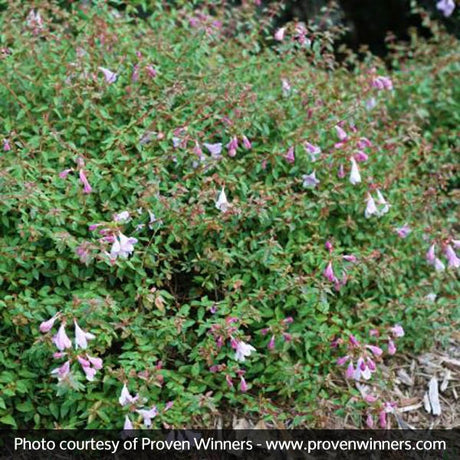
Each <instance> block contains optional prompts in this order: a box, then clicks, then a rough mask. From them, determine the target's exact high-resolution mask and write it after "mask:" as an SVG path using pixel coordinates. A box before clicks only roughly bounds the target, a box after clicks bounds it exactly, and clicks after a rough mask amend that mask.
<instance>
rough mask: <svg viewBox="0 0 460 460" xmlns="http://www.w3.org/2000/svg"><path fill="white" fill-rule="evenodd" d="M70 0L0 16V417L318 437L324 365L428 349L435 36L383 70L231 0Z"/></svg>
mask: <svg viewBox="0 0 460 460" xmlns="http://www.w3.org/2000/svg"><path fill="white" fill-rule="evenodd" d="M94 3H95V4H94V5H93V6H91V7H76V6H71V7H69V8H68V9H65V8H62V7H59V6H58V5H57V3H55V2H41V3H40V8H39V9H38V10H34V11H32V12H29V11H27V12H25V11H24V9H23V8H22V7H21V2H10V5H9V7H8V8H7V10H6V11H4V12H3V15H2V18H1V21H2V26H3V27H2V28H3V30H4V33H3V35H2V37H1V38H2V47H3V48H4V49H3V55H2V60H1V62H0V66H1V69H0V70H1V72H0V80H1V87H0V96H1V97H0V104H1V112H2V114H3V136H4V140H3V152H2V155H1V157H0V165H1V189H2V208H1V211H0V212H1V220H0V229H1V234H2V237H1V239H0V254H1V256H0V257H1V262H0V293H1V298H2V300H0V312H1V316H2V322H1V326H0V330H1V337H0V340H1V351H0V358H1V360H2V362H3V363H4V370H3V371H2V372H1V373H0V382H1V384H2V386H3V390H2V395H1V399H0V422H1V423H2V424H5V425H10V426H14V427H20V428H26V427H35V428H50V427H56V428H57V427H63V428H77V427H83V428H120V427H121V425H122V424H123V423H124V422H125V421H126V417H127V418H128V420H129V422H130V423H132V424H134V426H135V427H137V426H140V424H141V423H144V424H147V425H149V420H151V423H152V426H156V427H159V426H162V425H169V426H175V427H183V426H189V427H190V426H212V424H213V423H214V421H215V418H216V417H217V416H218V415H220V416H223V417H224V422H225V424H229V423H230V420H231V417H232V415H233V414H235V413H240V414H241V413H243V414H245V415H246V416H248V417H251V416H253V417H255V418H256V417H257V418H260V419H263V420H265V421H266V422H276V423H277V424H278V426H280V424H284V426H305V425H308V426H328V421H327V418H326V417H327V415H328V414H330V413H331V412H336V413H338V414H339V415H341V414H342V415H343V413H344V411H345V410H349V409H346V408H345V405H346V404H347V402H348V401H349V399H350V394H351V395H352V396H354V397H356V396H358V395H359V392H357V390H355V389H353V387H352V386H349V388H348V389H347V388H346V387H345V386H344V385H343V384H342V385H338V384H337V382H338V381H342V380H343V375H344V373H345V369H346V367H347V366H348V365H349V363H350V362H352V363H353V369H352V370H353V372H354V373H355V377H356V378H359V379H363V378H367V377H368V376H367V375H366V374H367V373H368V372H369V369H367V370H366V369H364V368H365V365H362V366H361V370H363V371H364V375H361V376H359V375H358V376H356V372H357V370H356V363H357V360H358V359H360V357H363V356H364V359H365V363H368V364H369V360H368V358H369V359H370V357H371V356H374V357H373V360H374V361H375V360H376V361H381V360H382V357H383V356H384V357H385V358H386V357H388V355H391V354H392V353H393V352H394V349H393V346H394V343H396V347H397V348H398V349H404V348H405V347H408V348H409V349H411V350H415V351H417V350H421V349H422V348H423V347H426V346H427V345H429V344H430V342H431V341H432V340H433V338H434V337H435V334H436V336H437V337H439V333H441V332H442V333H443V334H444V335H445V336H446V337H447V335H446V332H447V331H449V330H450V328H451V327H452V325H455V322H457V323H456V324H458V318H459V316H458V313H459V312H458V307H455V286H456V284H455V281H456V279H455V276H456V274H455V269H454V268H453V267H449V268H448V269H445V270H442V271H441V270H435V269H434V265H436V266H437V268H438V269H439V268H441V266H440V262H441V261H442V263H443V264H444V265H447V259H446V257H445V255H443V251H444V252H446V251H447V255H448V256H449V260H450V265H455V264H456V259H455V258H454V256H453V255H452V253H451V252H450V253H449V249H448V248H449V247H450V248H453V245H454V244H455V234H454V230H455V229H454V224H455V222H454V213H453V207H454V198H455V197H454V192H455V189H454V182H453V165H454V157H453V150H454V146H455V136H454V134H453V132H452V128H455V127H456V126H458V113H459V112H458V86H457V87H456V86H455V85H453V83H452V82H454V78H455V77H454V75H455V73H456V72H458V63H457V62H456V60H455V53H456V50H458V45H457V43H456V42H455V41H454V40H453V39H452V38H449V37H447V36H445V35H444V34H442V33H436V34H435V37H434V39H433V40H432V41H431V42H420V43H417V44H416V46H414V47H413V48H412V49H411V50H409V51H410V52H411V53H413V54H414V55H415V57H414V58H413V59H409V58H408V57H407V56H408V53H409V51H408V50H407V49H404V50H403V51H401V49H400V48H398V47H396V48H395V49H394V53H393V59H394V62H393V67H394V71H392V72H391V73H389V71H388V70H386V69H385V67H384V66H383V64H382V63H381V62H380V61H378V60H377V59H376V58H373V57H372V56H366V57H365V58H364V59H363V60H362V61H358V60H357V59H356V57H355V56H352V55H350V56H349V58H348V59H347V60H345V62H344V63H343V65H339V64H338V63H336V62H335V60H334V57H333V48H332V40H333V34H332V32H331V31H321V30H320V29H319V28H318V27H315V26H313V25H307V26H306V28H305V29H303V27H304V26H303V25H301V24H297V25H296V24H290V25H288V26H287V28H286V30H285V31H284V37H282V40H280V41H276V40H273V39H272V38H271V32H270V33H269V32H268V30H269V24H270V16H269V15H268V16H266V11H265V10H264V8H262V7H257V6H256V5H252V4H251V5H249V4H246V5H243V6H242V7H241V8H236V9H233V10H232V12H231V13H230V12H229V11H227V10H226V9H225V8H223V7H222V8H221V7H219V6H218V4H219V3H220V2H216V5H214V7H213V8H212V9H209V10H207V9H205V8H204V7H203V8H202V9H199V10H197V9H195V10H192V9H191V7H189V6H187V2H183V3H184V4H185V6H183V5H182V6H181V3H180V2H177V5H176V7H175V8H170V7H167V6H165V4H162V3H161V2H155V3H154V4H153V7H152V10H153V14H152V15H151V16H150V17H148V18H147V19H145V20H144V19H139V18H136V17H135V16H133V15H132V14H131V12H132V11H131V9H130V7H129V6H128V8H127V9H126V10H125V11H122V12H120V11H118V10H114V9H113V8H111V7H110V6H109V5H108V4H107V3H106V2H94ZM247 3H248V2H247ZM281 35H282V34H281ZM278 38H280V34H278ZM414 40H415V38H414ZM267 45H269V46H267ZM456 46H457V48H455V47H456ZM433 56H434V57H433ZM392 87H393V89H392ZM456 96H457V97H456ZM456 104H457V107H456ZM455 117H456V118H455ZM359 179H360V181H359ZM351 182H354V184H353V183H351ZM371 198H372V199H371ZM372 200H374V205H375V207H376V208H375V212H373V213H372V211H373V209H372ZM366 209H367V214H368V215H367V216H366V215H365V211H366ZM369 212H371V214H370V215H369ZM409 230H410V233H408V231H409ZM406 233H408V234H407V235H406ZM433 243H435V247H434V249H435V257H436V258H437V259H439V261H436V263H434V262H433V264H432V265H430V264H428V263H427V261H426V260H425V254H426V253H427V251H428V249H429V247H430V245H432V244H433ZM430 260H431V259H430ZM433 293H434V294H436V296H437V298H436V300H435V301H433V295H430V294H433ZM427 295H429V296H428V297H427ZM50 318H53V319H52V320H50ZM74 322H76V324H77V325H78V328H79V329H77V330H76V332H75V334H74ZM396 325H401V326H402V327H403V328H404V330H405V332H406V335H405V336H404V338H399V337H398V336H399V335H400V334H397V333H396V332H395V331H398V330H399V329H394V328H395V327H396ZM40 328H41V331H40ZM350 336H351V338H350ZM390 337H393V339H392V341H390V340H389V338H390ZM394 339H396V342H395V340H394ZM69 340H71V346H70V347H69ZM350 340H351V341H350ZM75 341H76V343H75ZM347 343H348V345H347ZM364 344H368V345H370V347H366V346H365V345H364ZM331 345H332V346H331ZM251 347H253V349H254V350H255V351H254V350H253V349H252V348H251ZM376 347H379V348H378V349H377V348H376ZM345 348H347V351H345V350H344V349H345ZM380 348H381V349H384V350H385V352H384V354H383V355H380V351H379V350H380ZM344 354H347V355H348V356H349V358H342V360H341V361H340V363H341V364H345V363H346V365H344V366H343V367H341V366H337V364H336V361H337V359H338V358H341V357H342V356H343V355H344ZM236 358H239V359H240V360H238V359H236ZM98 359H101V360H102V363H101V362H100V361H98ZM243 360H244V361H243ZM366 360H367V361H366ZM101 364H102V368H101ZM358 364H361V363H358ZM369 365H370V366H371V367H372V364H369ZM370 370H371V371H373V369H370ZM350 376H351V374H350ZM372 379H373V380H372V381H373V382H375V385H377V389H376V390H375V391H377V392H378V391H380V393H379V399H378V400H377V401H372V402H371V399H372V398H367V400H366V403H364V402H363V401H362V400H360V401H358V402H357V403H356V404H355V405H354V406H353V407H354V409H353V410H354V411H356V412H354V416H355V420H356V423H357V425H358V426H360V425H361V424H362V423H363V421H362V419H361V416H362V415H366V413H367V412H369V409H366V407H368V406H367V405H370V406H369V407H371V409H370V410H371V415H372V416H373V414H374V412H373V411H377V412H379V413H381V411H382V408H383V409H384V410H386V409H387V408H388V407H390V406H388V404H390V402H387V401H386V400H385V391H386V390H385V389H386V387H387V385H389V384H390V383H391V382H387V381H385V379H384V378H383V377H382V376H381V375H380V376H379V371H378V368H377V371H376V372H375V373H373V376H372ZM124 385H126V388H125V389H124V391H123V393H121V391H122V388H123V386H124ZM378 388H380V390H378ZM350 392H351V393H350ZM135 394H138V395H139V398H138V399H137V400H136V399H135V396H134V395H135ZM120 395H121V396H120ZM119 398H120V399H119ZM355 399H356V398H355ZM358 399H359V398H358ZM366 404H367V405H366ZM384 404H386V405H384ZM153 406H155V409H153ZM137 411H139V412H137ZM318 414H319V415H318Z"/></svg>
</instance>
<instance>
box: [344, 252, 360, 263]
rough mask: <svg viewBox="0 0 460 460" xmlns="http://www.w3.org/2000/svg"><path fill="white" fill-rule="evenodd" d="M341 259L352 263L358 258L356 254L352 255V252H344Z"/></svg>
mask: <svg viewBox="0 0 460 460" xmlns="http://www.w3.org/2000/svg"><path fill="white" fill-rule="evenodd" d="M342 259H343V260H346V261H347V262H353V263H354V262H356V261H357V260H358V259H357V258H356V256H354V255H353V254H345V255H343V256H342Z"/></svg>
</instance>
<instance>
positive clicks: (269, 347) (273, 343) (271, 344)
mask: <svg viewBox="0 0 460 460" xmlns="http://www.w3.org/2000/svg"><path fill="white" fill-rule="evenodd" d="M267 348H268V349H269V350H273V349H274V348H275V336H274V335H272V337H271V339H270V341H269V342H268V345H267Z"/></svg>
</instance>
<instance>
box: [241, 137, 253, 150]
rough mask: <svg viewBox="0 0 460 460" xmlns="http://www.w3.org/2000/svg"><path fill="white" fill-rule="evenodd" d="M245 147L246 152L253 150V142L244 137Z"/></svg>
mask: <svg viewBox="0 0 460 460" xmlns="http://www.w3.org/2000/svg"><path fill="white" fill-rule="evenodd" d="M243 146H244V148H245V149H246V150H251V149H252V144H251V141H250V140H249V139H248V138H247V137H246V136H243Z"/></svg>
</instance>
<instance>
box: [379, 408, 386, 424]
mask: <svg viewBox="0 0 460 460" xmlns="http://www.w3.org/2000/svg"><path fill="white" fill-rule="evenodd" d="M379 424H380V428H382V429H385V428H386V427H387V414H386V412H385V411H384V410H382V411H380V413H379Z"/></svg>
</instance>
